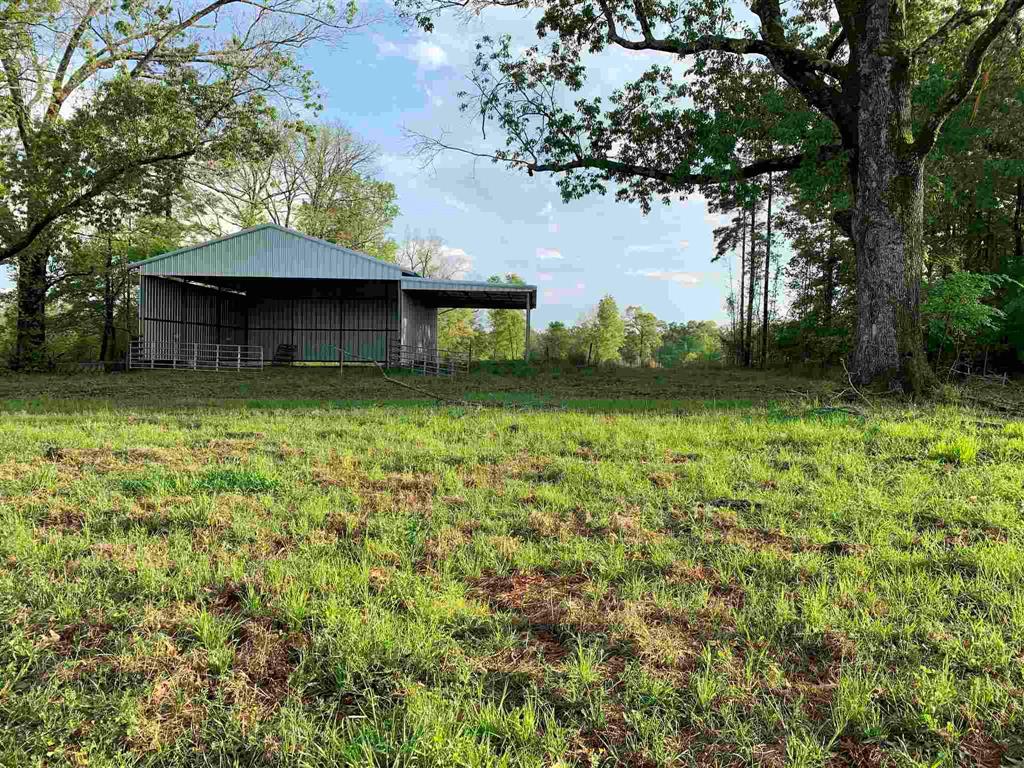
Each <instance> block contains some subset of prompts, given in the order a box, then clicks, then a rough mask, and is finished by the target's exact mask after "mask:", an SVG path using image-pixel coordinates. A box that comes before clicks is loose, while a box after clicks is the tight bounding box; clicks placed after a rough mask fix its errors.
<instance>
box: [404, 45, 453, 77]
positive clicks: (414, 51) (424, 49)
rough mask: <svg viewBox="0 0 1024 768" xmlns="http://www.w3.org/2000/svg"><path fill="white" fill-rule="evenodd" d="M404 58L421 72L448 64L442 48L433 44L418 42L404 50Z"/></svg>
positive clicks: (446, 55)
mask: <svg viewBox="0 0 1024 768" xmlns="http://www.w3.org/2000/svg"><path fill="white" fill-rule="evenodd" d="M405 55H406V56H408V57H409V58H410V59H412V60H413V61H415V62H416V64H417V66H419V68H420V69H423V70H428V71H429V70H432V69H440V68H441V67H443V66H444V65H445V64H447V63H448V54H447V53H445V50H444V48H442V47H441V46H439V45H437V44H435V43H428V42H427V41H426V40H420V41H419V42H417V43H415V44H414V45H412V46H410V47H409V48H407V49H406V53H405Z"/></svg>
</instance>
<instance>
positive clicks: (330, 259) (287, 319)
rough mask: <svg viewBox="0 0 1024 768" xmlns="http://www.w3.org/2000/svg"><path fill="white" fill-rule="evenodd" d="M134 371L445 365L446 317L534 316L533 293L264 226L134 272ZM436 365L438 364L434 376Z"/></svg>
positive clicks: (184, 250) (169, 256) (157, 258)
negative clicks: (441, 328)
mask: <svg viewBox="0 0 1024 768" xmlns="http://www.w3.org/2000/svg"><path fill="white" fill-rule="evenodd" d="M132 269H134V270H137V272H138V275H139V301H138V304H139V338H138V339H137V340H136V341H134V342H133V343H132V345H131V350H130V352H129V365H130V366H131V367H132V368H156V367H175V368H196V369H203V368H218V369H219V368H231V367H237V368H241V367H253V366H259V367H262V365H263V363H264V361H266V362H269V361H271V360H273V359H274V358H275V356H277V357H278V358H279V359H280V358H282V357H287V358H288V361H289V362H291V361H295V362H315V363H337V362H339V360H340V359H341V358H342V357H343V358H344V360H346V361H352V362H376V363H382V364H395V363H399V362H403V361H404V362H408V361H410V360H416V361H420V362H421V363H423V364H424V365H427V363H428V361H431V360H432V361H435V362H438V361H443V360H445V359H447V357H446V355H445V352H444V351H443V350H438V348H437V317H438V312H439V311H443V310H444V309H445V308H455V307H472V308H479V309H492V308H495V309H519V310H523V311H524V312H525V313H526V319H527V324H526V325H527V331H526V348H527V354H529V349H528V347H529V334H530V311H531V310H532V309H534V308H535V307H536V306H537V288H536V287H535V286H530V285H507V284H496V283H487V282H476V281H471V280H440V279H434V278H429V277H422V276H420V275H417V274H415V273H414V272H410V271H408V270H405V269H403V268H402V267H400V266H398V265H397V264H391V263H389V262H386V261H381V260H379V259H375V258H373V257H371V256H368V255H366V254H364V253H359V252H358V251H353V250H351V249H349V248H344V247H342V246H339V245H335V244H334V243H330V242H327V241H325V240H318V239H317V238H314V237H309V236H308V235H305V234H302V233H300V232H296V231H294V230H290V229H286V228H284V227H281V226H278V225H276V224H263V225H261V226H258V227H253V228H251V229H245V230H242V231H240V232H236V233H234V234H232V235H229V236H227V237H222V238H219V239H216V240H211V241H209V242H205V243H201V244H198V245H193V246H189V247H187V248H181V249H179V250H176V251H171V252H170V253H165V254H161V255H159V256H155V257H153V258H151V259H147V260H146V261H140V262H136V263H135V264H133V265H132ZM435 367H436V366H435Z"/></svg>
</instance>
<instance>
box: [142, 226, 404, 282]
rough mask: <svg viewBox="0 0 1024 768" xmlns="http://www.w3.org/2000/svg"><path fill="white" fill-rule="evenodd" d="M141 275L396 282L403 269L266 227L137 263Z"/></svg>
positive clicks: (295, 233) (285, 230) (334, 246)
mask: <svg viewBox="0 0 1024 768" xmlns="http://www.w3.org/2000/svg"><path fill="white" fill-rule="evenodd" d="M138 269H139V271H140V272H141V273H142V274H144V275H182V276H186V275H187V276H193V277H198V276H208V277H279V278H309V279H334V280H346V279H347V280H398V279H400V278H401V276H402V269H401V267H399V266H397V265H395V264H389V263H387V262H383V261H380V260H378V259H374V258H372V257H371V256H367V255H365V254H360V253H358V252H356V251H352V250H350V249H348V248H343V247H341V246H338V245H334V244H333V243H328V242H326V241H324V240H317V239H315V238H310V237H307V236H305V235H302V234H300V233H298V232H292V231H290V230H287V229H284V228H281V227H277V226H273V225H264V226H262V227H257V228H256V229H251V230H244V231H242V232H239V233H236V234H235V235H233V236H229V237H226V238H222V239H220V240H213V241H210V242H208V243H201V244H199V245H196V246H193V247H191V248H185V249H182V250H180V251H175V252H172V253H171V254H168V255H165V256H162V257H157V258H155V259H150V260H148V261H145V262H140V263H139V265H138Z"/></svg>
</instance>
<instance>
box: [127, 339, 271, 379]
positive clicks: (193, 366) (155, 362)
mask: <svg viewBox="0 0 1024 768" xmlns="http://www.w3.org/2000/svg"><path fill="white" fill-rule="evenodd" d="M128 368H129V369H132V370H136V369H142V370H145V369H155V368H174V369H181V370H192V371H241V370H253V369H256V370H261V369H262V368H263V347H261V346H258V345H251V344H196V343H192V342H177V341H146V340H145V339H139V340H137V341H133V342H131V344H130V345H129V347H128Z"/></svg>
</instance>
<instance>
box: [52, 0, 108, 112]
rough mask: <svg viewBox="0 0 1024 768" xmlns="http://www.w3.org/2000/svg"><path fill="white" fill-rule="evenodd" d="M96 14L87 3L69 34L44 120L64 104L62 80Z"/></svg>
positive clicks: (94, 8) (55, 74) (54, 77)
mask: <svg viewBox="0 0 1024 768" xmlns="http://www.w3.org/2000/svg"><path fill="white" fill-rule="evenodd" d="M95 13H96V4H95V3H89V5H88V6H86V9H85V13H84V14H82V19H81V20H80V21H79V22H78V24H77V25H76V26H75V29H74V31H73V32H72V33H71V37H69V38H68V44H67V45H66V46H65V48H64V55H63V56H61V59H60V64H58V65H57V71H56V72H55V73H54V75H53V85H52V87H51V91H50V103H49V105H47V108H46V118H47V119H48V120H52V119H53V118H54V117H56V116H57V113H59V112H60V108H61V105H62V104H63V103H64V100H65V99H66V98H67V97H66V96H64V97H61V93H62V92H63V90H64V78H65V77H66V76H67V73H68V67H70V66H71V59H72V58H73V57H74V55H75V51H76V50H78V45H79V43H81V41H82V37H84V36H85V33H86V32H87V31H88V29H89V23H90V21H91V20H92V17H93V16H94V15H95Z"/></svg>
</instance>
